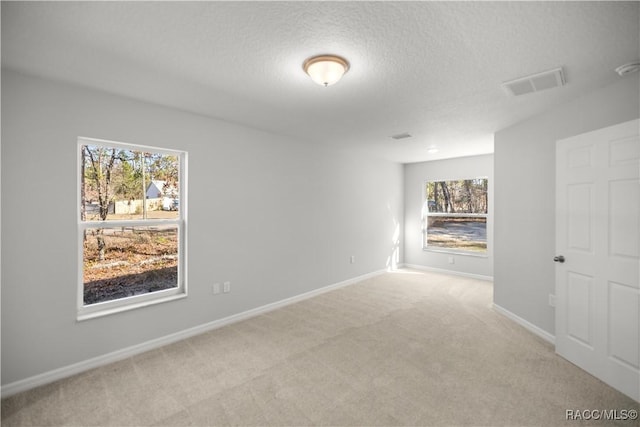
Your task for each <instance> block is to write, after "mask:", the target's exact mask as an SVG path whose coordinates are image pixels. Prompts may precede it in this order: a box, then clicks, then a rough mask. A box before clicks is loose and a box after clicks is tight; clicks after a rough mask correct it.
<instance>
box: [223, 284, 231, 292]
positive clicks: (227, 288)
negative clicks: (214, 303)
mask: <svg viewBox="0 0 640 427" xmlns="http://www.w3.org/2000/svg"><path fill="white" fill-rule="evenodd" d="M222 292H224V293H225V294H226V293H228V292H231V282H224V283H223V285H222Z"/></svg>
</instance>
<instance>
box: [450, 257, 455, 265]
mask: <svg viewBox="0 0 640 427" xmlns="http://www.w3.org/2000/svg"><path fill="white" fill-rule="evenodd" d="M455 263H456V259H455V258H454V257H452V256H450V257H449V264H455Z"/></svg>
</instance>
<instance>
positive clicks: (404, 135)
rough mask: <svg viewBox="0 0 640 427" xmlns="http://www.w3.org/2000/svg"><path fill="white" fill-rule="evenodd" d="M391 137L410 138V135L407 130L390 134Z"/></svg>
mask: <svg viewBox="0 0 640 427" xmlns="http://www.w3.org/2000/svg"><path fill="white" fill-rule="evenodd" d="M391 138H393V139H405V138H411V135H410V134H409V133H408V132H404V133H398V134H396V135H391Z"/></svg>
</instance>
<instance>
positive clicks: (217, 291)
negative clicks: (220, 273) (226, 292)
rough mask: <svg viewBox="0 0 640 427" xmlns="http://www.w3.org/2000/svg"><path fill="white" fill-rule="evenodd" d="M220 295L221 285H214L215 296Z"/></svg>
mask: <svg viewBox="0 0 640 427" xmlns="http://www.w3.org/2000/svg"><path fill="white" fill-rule="evenodd" d="M219 293H220V283H214V284H213V294H214V295H217V294H219Z"/></svg>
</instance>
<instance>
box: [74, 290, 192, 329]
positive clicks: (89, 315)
mask: <svg viewBox="0 0 640 427" xmlns="http://www.w3.org/2000/svg"><path fill="white" fill-rule="evenodd" d="M186 297H187V294H186V293H184V292H183V293H180V294H176V295H169V296H166V297H160V298H154V299H149V300H146V301H139V302H135V303H131V304H126V305H121V306H118V307H109V308H104V309H103V310H97V311H93V310H92V311H90V312H86V311H84V312H83V310H82V309H81V310H80V311H79V312H78V317H77V321H78V322H82V321H85V320H89V319H95V318H97V317H103V316H110V315H112V314H116V313H121V312H123V311H129V310H135V309H137V308H142V307H148V306H150V305H155V304H162V303H165V302H169V301H175V300H179V299H183V298H186Z"/></svg>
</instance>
